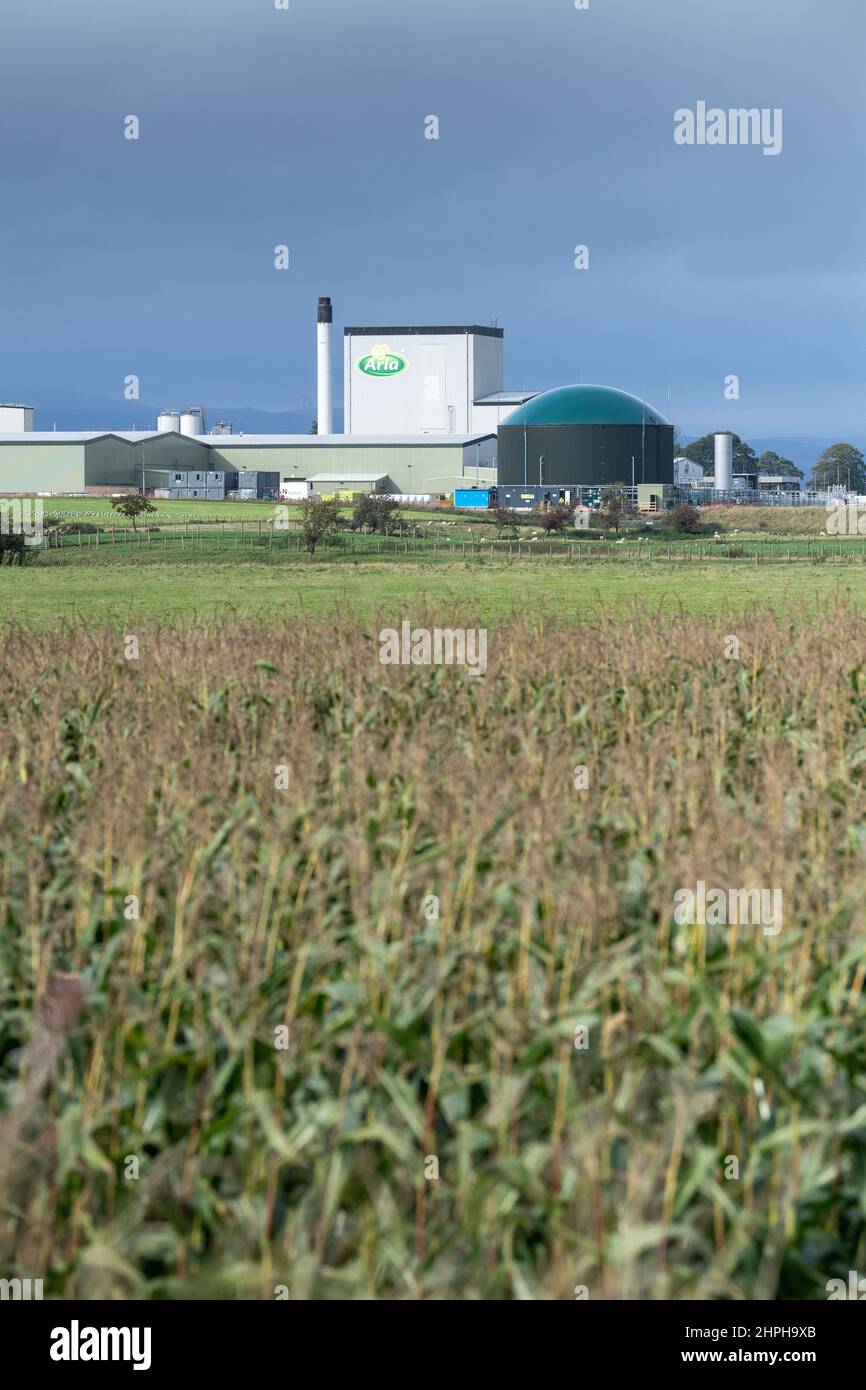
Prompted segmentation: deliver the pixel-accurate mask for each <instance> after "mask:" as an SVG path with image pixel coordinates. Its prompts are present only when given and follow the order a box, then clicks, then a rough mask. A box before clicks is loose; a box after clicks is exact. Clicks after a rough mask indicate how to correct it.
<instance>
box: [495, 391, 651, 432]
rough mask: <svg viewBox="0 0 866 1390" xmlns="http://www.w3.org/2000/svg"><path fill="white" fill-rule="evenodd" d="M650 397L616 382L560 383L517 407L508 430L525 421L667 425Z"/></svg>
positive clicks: (507, 422) (521, 425) (569, 423)
mask: <svg viewBox="0 0 866 1390" xmlns="http://www.w3.org/2000/svg"><path fill="white" fill-rule="evenodd" d="M667 423H668V421H667V420H665V418H664V417H663V416H662V415H659V413H658V411H656V410H653V408H652V406H651V405H648V404H647V402H646V401H642V400H640V398H639V397H638V396H632V395H630V394H629V392H628V391H619V390H617V388H616V387H614V386H584V385H580V386H557V387H556V388H555V390H553V391H545V392H543V393H542V395H540V396H535V397H534V398H533V399H532V400H531V401H527V403H526V404H525V405H523V406H520V407H519V408H518V409H517V410H515V412H514V414H513V415H509V417H508V419H507V420H505V421H503V423H502V425H501V428H502V429H504V430H511V429H522V428H523V426H524V425H667Z"/></svg>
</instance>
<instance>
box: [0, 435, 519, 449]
mask: <svg viewBox="0 0 866 1390" xmlns="http://www.w3.org/2000/svg"><path fill="white" fill-rule="evenodd" d="M494 437H495V436H494V435H493V434H491V433H490V432H489V431H483V432H481V433H477V434H181V433H180V432H179V431H178V430H162V431H158V430H49V431H40V430H26V431H23V432H14V433H4V432H2V431H0V444H87V443H89V442H92V441H93V440H96V439H122V440H123V441H124V442H125V443H127V444H142V443H144V441H145V440H148V439H169V438H171V439H175V440H178V439H182V440H184V441H187V442H189V443H190V444H202V445H204V446H205V447H206V448H211V449H228V448H231V449H234V448H237V447H238V446H240V447H241V448H255V447H257V446H260V447H268V446H272V447H274V448H279V447H280V446H282V447H284V448H313V449H315V448H329V449H332V448H348V447H351V446H355V447H358V448H364V447H367V448H370V447H373V448H387V447H388V446H389V445H391V446H394V447H403V448H405V447H406V446H408V445H416V446H424V445H427V446H430V447H438V448H451V449H456V448H460V447H461V446H462V445H466V444H476V443H478V442H480V441H481V440H485V439H493V438H494Z"/></svg>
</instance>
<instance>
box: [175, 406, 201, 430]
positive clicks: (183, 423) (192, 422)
mask: <svg viewBox="0 0 866 1390" xmlns="http://www.w3.org/2000/svg"><path fill="white" fill-rule="evenodd" d="M180 432H181V434H186V435H195V434H201V433H202V423H201V411H200V410H184V411H182V413H181V417H180Z"/></svg>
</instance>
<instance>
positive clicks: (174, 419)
mask: <svg viewBox="0 0 866 1390" xmlns="http://www.w3.org/2000/svg"><path fill="white" fill-rule="evenodd" d="M156 428H157V430H158V431H159V433H160V434H168V433H169V432H170V431H171V430H179V429H180V416H179V415H178V413H177V411H176V410H163V411H161V412H160V414H159V415H158V416H157V418H156Z"/></svg>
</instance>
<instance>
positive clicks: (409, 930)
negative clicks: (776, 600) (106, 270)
mask: <svg viewBox="0 0 866 1390" xmlns="http://www.w3.org/2000/svg"><path fill="white" fill-rule="evenodd" d="M622 572H624V570H623V571H622ZM217 573H218V571H216V570H215V569H214V568H213V567H211V568H210V570H209V571H208V576H209V579H210V581H211V582H212V583H213V582H214V577H215V575H216V574H217ZM374 573H376V572H374ZM385 573H386V577H387V582H388V583H390V584H393V583H394V582H395V575H394V573H393V571H386V572H385ZM544 573H545V574H547V573H552V572H551V571H549V570H547V569H545V571H544ZM609 573H610V574H611V576H612V575H613V571H610V572H609ZM617 573H620V572H619V571H618V572H617ZM724 573H725V576H726V580H727V578H729V577H730V576H735V575H736V571H735V570H728V569H726V570H725V571H724ZM768 573H769V571H768ZM825 573H826V571H821V579H822V580H823V578H824V575H825ZM131 574H132V575H133V577H134V579H135V582H136V584H137V585H139V586H142V585H143V584H144V583H145V582H146V580H145V575H144V571H136V570H132V571H131ZM512 574H514V575H515V577H516V578H518V579H519V578H520V576H519V573H518V572H517V571H512ZM783 574H784V577H785V579H786V581H787V582H788V583H790V573H789V572H787V571H783ZM858 574H859V570H858ZM361 575H362V578H363V583H364V585H365V586H366V587H367V588H368V589H369V587H370V585H371V584H372V583H373V576H372V575H371V574H370V573H367V572H364V571H361ZM62 577H63V583H64V584H65V585H67V586H68V585H70V584H72V583H74V582H75V578H76V576H74V575H73V573H72V571H66V572H63V576H62ZM184 577H185V578H186V576H184ZM263 577H264V578H267V579H268V581H269V582H277V581H274V580H272V579H271V577H270V576H267V575H266V576H263ZM2 578H3V581H4V589H5V594H6V595H7V596H8V594H9V592H10V589H9V587H8V585H9V583H10V575H9V574H8V573H4V574H3V575H2ZM89 578H90V581H91V583H92V582H93V576H92V575H90V576H89ZM254 578H255V576H254V574H253V571H252V570H248V571H244V572H243V574H242V581H243V584H244V585H246V584H248V583H252V582H253V580H254ZM471 578H472V582H473V584H477V583H479V582H483V579H484V575H483V573H482V572H480V571H472V572H471ZM761 578H762V582H764V583H767V582H769V581H768V580H767V578H766V575H762V577H761ZM491 579H492V583H494V584H495V585H496V586H497V588H498V589H501V588H502V586H503V583H504V576H503V573H502V572H499V573H496V574H495V575H493V576H491ZM812 579H813V577H812V576H811V575H810V576H809V581H810V583H811V582H812ZM11 580H12V582H13V584H14V583H17V582H18V581H19V580H20V581H21V583H22V587H21V590H20V591H19V592H20V594H21V596H22V600H23V596H24V595H25V594H29V595H31V596H32V594H34V593H35V594H36V596H37V599H38V597H39V595H40V593H42V594H43V597H44V594H45V592H46V591H45V590H40V589H39V585H40V584H43V583H48V584H50V583H55V582H56V577H55V574H53V573H49V572H48V571H45V572H37V571H36V570H35V569H34V570H33V571H32V572H29V571H25V572H24V573H23V574H21V575H18V574H14V575H12V576H11ZM641 580H642V582H644V583H645V582H646V579H645V576H643V575H641ZM100 581H101V582H104V575H102V574H101V575H100ZM280 582H283V583H284V586H285V587H284V594H285V596H286V599H287V600H288V601H289V602H290V603H291V604H294V601H295V587H296V585H297V583H298V582H299V581H298V579H297V578H296V576H295V575H294V574H293V575H292V576H291V579H289V577H288V575H286V576H285V577H281V581H280ZM340 582H341V583H344V582H345V581H344V580H341V581H340ZM359 582H360V581H359ZM397 582H398V583H399V584H405V582H406V581H405V579H398V580H397ZM551 582H555V581H554V580H553V579H552V580H551ZM563 582H564V581H563ZM570 582H572V583H573V582H575V581H574V580H571V581H570ZM592 582H594V583H597V582H598V581H597V580H596V579H595V578H593V581H592ZM605 582H606V583H607V574H606V576H605ZM665 582H666V583H667V584H668V586H669V584H670V579H669V577H668V576H666V577H665ZM815 582H817V577H816V581H815ZM851 582H853V580H852V581H851ZM460 583H461V591H462V592H463V593H464V595H467V596H468V595H471V592H472V591H471V590H467V589H466V588H465V587H464V586H463V581H462V570H461V580H460ZM238 584H239V585H240V580H239V581H238ZM52 592H53V594H54V598H55V601H56V599H57V595H58V594H59V593H60V587H59V586H58V587H56V588H55V589H54V590H53V591H52ZM306 592H310V591H309V590H307V591H306ZM513 592H514V594H515V596H516V589H515V590H514V591H513ZM586 592H588V591H584V595H583V597H585V596H586ZM115 597H116V594H115ZM130 597H131V594H130ZM329 597H330V596H329ZM492 602H493V591H492V589H487V590H484V592H483V595H482V597H481V600H480V609H481V610H482V611H483V609H484V608H485V606H489V605H490V604H492ZM823 602H824V603H825V604H830V603H831V602H832V595H831V593H830V591H829V590H828V591H825V593H824V595H823ZM7 603H8V597H7ZM46 611H47V610H46ZM18 612H19V616H20V615H21V614H22V608H21V607H20V606H19V609H18ZM412 616H413V619H414V621H415V622H416V623H420V622H422V621H423V617H424V614H423V611H422V610H421V609H420V608H416V609H415V610H414V611H413V613H412ZM563 617H565V618H568V619H569V621H568V624H567V625H566V624H565V623H564V622H563V621H562V618H563ZM573 617H574V614H573V613H572V612H571V611H568V612H567V613H565V614H563V613H561V612H560V613H559V615H558V618H556V619H554V618H552V617H551V616H550V614H549V613H548V615H547V616H546V617H541V616H539V617H537V618H531V619H528V620H521V619H518V618H505V617H503V620H502V621H501V622H500V623H499V624H498V626H497V627H496V629H495V631H494V632H492V633H491V638H490V648H489V669H488V671H487V674H486V675H485V676H484V677H482V678H476V679H473V678H471V677H469V676H467V675H465V674H463V673H461V672H459V671H457V670H454V669H449V668H445V667H438V668H423V667H422V668H414V667H383V666H382V665H380V663H379V661H378V647H377V642H376V631H375V626H374V625H370V624H368V623H367V622H366V621H365V620H363V619H362V620H360V621H359V620H358V619H356V618H354V617H352V616H350V615H345V614H344V615H342V616H340V617H337V616H332V617H329V618H326V619H323V620H318V619H316V618H308V619H304V618H299V619H295V620H284V619H281V618H279V617H278V616H277V615H276V610H275V609H272V611H271V622H270V624H269V625H268V626H264V625H262V624H261V623H257V624H255V625H252V624H250V625H245V624H243V623H233V624H217V625H216V626H211V627H209V628H207V629H199V628H194V627H193V628H190V627H187V628H185V629H184V630H181V631H177V632H174V631H171V630H169V629H162V630H157V629H156V628H154V627H152V626H151V627H143V628H142V629H141V630H140V631H139V632H138V634H137V635H138V639H139V654H138V657H137V658H135V659H126V657H125V654H124V641H123V638H124V633H123V631H122V629H116V628H110V629H105V630H101V631H94V630H91V629H89V628H87V627H84V626H81V627H78V628H75V629H73V630H70V631H63V630H61V631H53V632H51V633H48V632H44V633H40V631H39V630H33V629H26V630H25V629H18V630H16V631H15V632H10V631H7V633H6V640H5V649H4V651H5V659H4V663H3V670H2V676H0V680H2V699H0V912H2V918H0V920H2V928H0V980H2V994H0V1065H2V1092H0V1094H2V1107H0V1108H2V1121H0V1123H2V1135H0V1140H2V1142H0V1154H2V1162H0V1213H2V1216H0V1257H2V1267H3V1268H4V1270H5V1271H6V1272H7V1274H9V1275H10V1276H11V1275H12V1274H13V1272H17V1273H18V1274H19V1275H21V1276H27V1275H37V1274H38V1275H44V1277H45V1280H46V1296H49V1295H57V1294H62V1295H65V1296H83V1297H90V1298H100V1297H114V1298H124V1297H178V1298H182V1297H202V1296H224V1297H242V1298H273V1297H274V1296H275V1290H277V1289H282V1290H285V1291H288V1293H289V1294H290V1296H291V1297H292V1298H293V1299H307V1298H336V1297H349V1298H371V1297H377V1298H396V1299H413V1298H419V1297H420V1298H426V1299H437V1298H446V1297H450V1298H458V1299H476V1298H483V1297H492V1298H503V1299H511V1298H517V1299H523V1298H545V1299H572V1298H573V1297H574V1290H575V1287H576V1286H578V1285H584V1286H586V1288H587V1290H588V1291H589V1294H590V1297H592V1298H628V1297H632V1298H635V1297H642V1298H653V1299H661V1298H735V1299H736V1298H743V1297H755V1298H761V1299H772V1298H777V1297H783V1298H794V1299H813V1298H814V1299H817V1298H824V1297H825V1296H826V1295H825V1292H824V1290H825V1284H826V1281H827V1279H829V1278H831V1277H836V1276H838V1277H842V1278H846V1277H847V1271H848V1270H849V1269H857V1268H862V1267H863V1261H864V1259H866V1238H864V1228H866V1202H864V1191H866V1188H864V1182H866V1029H864V1021H866V1013H864V1002H863V986H864V980H866V938H864V934H863V920H862V901H863V890H864V879H866V836H864V830H863V825H864V818H866V793H864V784H863V768H864V766H866V673H864V656H863V653H864V652H866V618H864V617H863V615H862V614H861V612H859V611H857V610H855V609H854V608H852V607H848V608H843V607H837V608H835V609H832V610H830V611H829V612H828V621H827V622H826V623H823V624H816V623H802V624H801V623H794V622H792V621H789V619H788V618H787V617H786V618H778V619H776V618H773V617H772V616H770V615H769V614H768V613H766V612H762V613H760V614H754V613H751V614H750V613H742V614H741V616H740V617H739V618H738V619H737V621H736V626H734V627H732V626H731V624H730V621H729V620H728V619H724V620H723V619H718V618H715V617H713V616H708V615H704V616H695V615H691V616H680V615H679V614H678V613H676V612H671V611H661V612H659V613H657V614H655V615H654V616H653V618H652V621H648V620H647V613H646V611H642V612H641V613H634V614H632V615H629V614H628V613H627V612H623V613H621V616H620V617H619V618H618V619H617V621H615V622H609V621H604V622H583V621H578V622H575V621H573ZM431 621H432V618H431ZM734 635H735V636H736V639H737V641H738V642H739V659H727V658H726V650H727V651H728V652H729V651H730V644H729V639H730V638H731V636H734ZM578 765H580V766H582V767H585V768H586V773H587V778H588V786H587V787H586V788H585V789H581V790H576V788H575V780H576V779H575V768H576V767H577V766H578ZM699 881H706V882H707V883H708V884H710V885H721V886H724V887H728V886H741V885H745V886H748V885H753V884H757V885H761V886H764V887H767V888H772V889H778V890H780V891H781V892H782V895H783V902H784V920H783V924H782V928H781V930H780V931H779V932H778V934H775V935H769V934H766V933H765V932H764V931H763V930H762V929H761V928H760V927H741V928H718V927H705V926H702V925H700V924H698V925H696V926H692V927H678V926H676V925H675V923H674V920H673V903H674V894H675V893H676V892H677V890H678V889H680V888H683V887H694V886H695V885H696V884H697V883H698V882H699ZM281 1030H282V1031H281ZM576 1030H586V1032H585V1033H583V1032H580V1031H576ZM578 1042H580V1043H581V1045H580V1046H576V1043H578ZM584 1043H585V1046H584V1045H583V1044H584ZM283 1044H285V1045H283ZM733 1160H736V1162H735V1163H734V1162H733ZM735 1169H736V1173H735V1172H734V1170H735Z"/></svg>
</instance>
